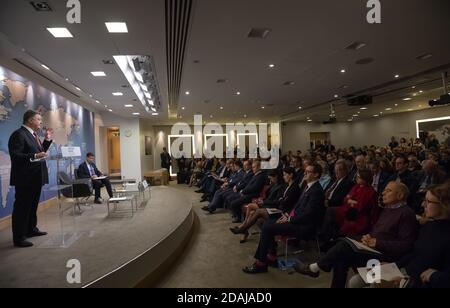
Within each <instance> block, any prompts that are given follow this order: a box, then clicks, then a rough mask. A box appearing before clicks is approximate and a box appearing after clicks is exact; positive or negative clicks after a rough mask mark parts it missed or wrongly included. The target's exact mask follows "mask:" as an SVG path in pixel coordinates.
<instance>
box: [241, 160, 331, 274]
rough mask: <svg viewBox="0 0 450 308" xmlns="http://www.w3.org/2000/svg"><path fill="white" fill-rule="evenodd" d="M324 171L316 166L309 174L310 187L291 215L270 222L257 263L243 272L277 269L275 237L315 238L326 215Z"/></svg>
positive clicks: (306, 175) (263, 233)
mask: <svg viewBox="0 0 450 308" xmlns="http://www.w3.org/2000/svg"><path fill="white" fill-rule="evenodd" d="M321 174H322V167H321V166H320V165H318V164H316V163H314V164H312V165H310V166H308V167H307V168H306V170H305V181H306V186H305V189H304V191H303V192H302V195H301V196H300V199H299V200H298V202H297V204H296V205H295V206H294V209H293V210H292V211H291V213H290V214H289V215H288V214H283V216H281V218H279V219H277V220H274V219H271V220H268V221H267V222H266V223H265V224H264V226H263V228H262V233H261V237H260V240H259V245H258V249H257V250H256V254H255V259H256V262H255V263H254V264H253V265H252V266H247V267H244V268H243V269H242V270H243V271H244V272H245V273H247V274H258V273H265V272H267V267H268V265H276V266H277V262H276V251H275V248H276V246H275V236H277V235H282V236H294V237H296V238H297V239H309V238H311V237H314V235H315V232H316V230H317V228H318V227H319V226H320V224H321V223H322V219H323V216H324V213H325V194H324V191H323V189H322V186H321V185H320V183H319V179H320V177H321Z"/></svg>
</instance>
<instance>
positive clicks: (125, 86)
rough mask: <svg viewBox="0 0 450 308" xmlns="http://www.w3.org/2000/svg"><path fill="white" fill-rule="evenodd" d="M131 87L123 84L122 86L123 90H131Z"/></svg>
mask: <svg viewBox="0 0 450 308" xmlns="http://www.w3.org/2000/svg"><path fill="white" fill-rule="evenodd" d="M129 87H130V86H129V85H126V84H123V85H122V88H125V89H127V88H129Z"/></svg>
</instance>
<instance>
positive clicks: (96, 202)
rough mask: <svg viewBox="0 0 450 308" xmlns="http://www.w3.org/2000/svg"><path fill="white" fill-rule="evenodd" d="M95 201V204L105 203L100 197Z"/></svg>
mask: <svg viewBox="0 0 450 308" xmlns="http://www.w3.org/2000/svg"><path fill="white" fill-rule="evenodd" d="M94 203H95V204H103V203H102V201H100V199H95V200H94Z"/></svg>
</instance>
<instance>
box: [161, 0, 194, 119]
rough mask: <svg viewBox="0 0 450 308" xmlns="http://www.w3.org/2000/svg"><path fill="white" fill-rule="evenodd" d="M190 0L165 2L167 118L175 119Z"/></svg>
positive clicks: (190, 6) (188, 24)
mask: <svg viewBox="0 0 450 308" xmlns="http://www.w3.org/2000/svg"><path fill="white" fill-rule="evenodd" d="M191 11H192V0H183V1H179V0H166V6H165V13H166V58H167V83H168V96H169V97H168V98H169V116H170V117H173V118H176V114H177V112H178V100H179V97H180V87H181V79H182V76H183V66H184V65H183V63H184V59H185V53H186V45H187V42H188V34H189V28H190V21H191Z"/></svg>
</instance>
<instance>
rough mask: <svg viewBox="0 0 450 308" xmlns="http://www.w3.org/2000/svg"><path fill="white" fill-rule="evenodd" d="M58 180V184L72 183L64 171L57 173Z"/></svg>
mask: <svg viewBox="0 0 450 308" xmlns="http://www.w3.org/2000/svg"><path fill="white" fill-rule="evenodd" d="M58 182H59V184H62V185H71V184H72V183H73V181H72V179H71V178H70V176H69V175H68V174H67V173H65V172H64V171H60V172H59V173H58Z"/></svg>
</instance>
